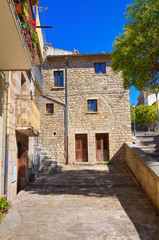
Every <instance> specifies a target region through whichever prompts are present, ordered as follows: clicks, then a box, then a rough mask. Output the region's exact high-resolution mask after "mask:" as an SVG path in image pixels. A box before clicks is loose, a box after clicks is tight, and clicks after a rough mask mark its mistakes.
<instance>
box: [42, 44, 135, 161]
mask: <svg viewBox="0 0 159 240" xmlns="http://www.w3.org/2000/svg"><path fill="white" fill-rule="evenodd" d="M54 52H55V51H54V50H53V49H52V47H50V46H49V47H48V48H47V49H46V53H45V60H44V64H43V77H44V88H43V90H44V96H43V100H42V101H41V106H40V109H41V134H40V136H39V142H40V143H41V144H42V145H43V146H44V147H45V148H46V149H47V150H48V151H49V152H50V153H51V155H52V157H53V158H54V159H55V160H57V161H59V162H60V163H66V162H68V163H76V162H89V163H95V162H100V161H106V160H111V159H112V158H113V157H114V156H115V154H116V153H117V152H118V150H119V149H120V147H121V146H122V145H123V143H124V142H125V141H130V140H131V123H130V103H129V91H125V90H124V89H123V79H122V77H121V74H120V73H119V74H118V75H116V74H115V73H114V72H113V71H112V69H111V55H110V54H109V53H100V54H79V53H78V52H77V51H74V52H72V53H70V52H68V53H67V52H66V51H65V52H63V51H62V50H61V51H60V50H59V51H56V55H54Z"/></svg>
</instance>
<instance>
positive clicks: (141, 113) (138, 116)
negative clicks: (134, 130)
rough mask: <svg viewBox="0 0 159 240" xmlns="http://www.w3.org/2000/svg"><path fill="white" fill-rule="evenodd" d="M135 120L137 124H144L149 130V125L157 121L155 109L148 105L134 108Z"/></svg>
mask: <svg viewBox="0 0 159 240" xmlns="http://www.w3.org/2000/svg"><path fill="white" fill-rule="evenodd" d="M135 120H136V123H137V124H140V123H141V124H142V123H146V125H147V127H148V130H149V129H150V125H151V123H152V122H155V121H157V108H156V107H154V106H150V105H140V106H138V107H136V108H135Z"/></svg>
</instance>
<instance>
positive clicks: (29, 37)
mask: <svg viewBox="0 0 159 240" xmlns="http://www.w3.org/2000/svg"><path fill="white" fill-rule="evenodd" d="M13 1H14V3H15V7H16V9H17V14H18V16H19V20H20V23H21V27H22V30H23V34H24V39H25V41H26V43H27V46H28V49H29V52H30V55H31V57H32V64H33V65H35V46H36V43H37V41H38V40H37V33H36V23H35V19H34V14H33V8H32V1H31V0H13ZM19 8H21V11H20V12H18V9H19Z"/></svg>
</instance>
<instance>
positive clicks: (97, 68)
mask: <svg viewBox="0 0 159 240" xmlns="http://www.w3.org/2000/svg"><path fill="white" fill-rule="evenodd" d="M94 72H95V74H105V73H106V69H105V63H95V64H94Z"/></svg>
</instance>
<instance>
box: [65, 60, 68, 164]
mask: <svg viewBox="0 0 159 240" xmlns="http://www.w3.org/2000/svg"><path fill="white" fill-rule="evenodd" d="M65 81H66V82H65V102H66V113H65V114H66V117H65V119H66V136H65V142H66V146H65V148H66V164H68V57H67V56H66V78H65Z"/></svg>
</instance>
